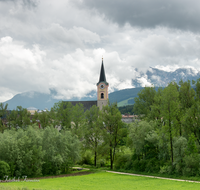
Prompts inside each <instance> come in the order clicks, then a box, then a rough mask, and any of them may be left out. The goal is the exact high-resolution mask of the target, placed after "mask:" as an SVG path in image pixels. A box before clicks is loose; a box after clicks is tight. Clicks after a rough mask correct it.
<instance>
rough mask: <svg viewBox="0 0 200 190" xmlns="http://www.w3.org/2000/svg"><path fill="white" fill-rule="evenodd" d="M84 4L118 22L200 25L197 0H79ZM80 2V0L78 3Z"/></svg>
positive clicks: (182, 26)
mask: <svg viewBox="0 0 200 190" xmlns="http://www.w3.org/2000/svg"><path fill="white" fill-rule="evenodd" d="M78 2H79V3H80V4H82V5H85V6H86V7H88V8H94V9H96V10H97V11H98V12H99V13H100V14H104V15H105V16H106V18H108V19H109V20H112V21H114V22H117V23H118V24H119V25H124V24H125V23H130V24H131V25H132V26H139V27H142V28H145V27H148V28H154V27H156V26H166V27H171V28H178V29H184V30H191V31H198V30H199V29H200V19H199V18H200V2H199V1H198V0H165V1H162V0H110V1H107V0H95V1H94V0H83V1H78ZM81 2H82V3H81Z"/></svg>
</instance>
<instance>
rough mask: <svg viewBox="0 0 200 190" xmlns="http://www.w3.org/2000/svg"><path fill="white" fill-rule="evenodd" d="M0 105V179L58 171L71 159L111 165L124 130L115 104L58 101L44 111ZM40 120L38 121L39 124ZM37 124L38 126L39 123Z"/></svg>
mask: <svg viewBox="0 0 200 190" xmlns="http://www.w3.org/2000/svg"><path fill="white" fill-rule="evenodd" d="M6 109H7V105H3V104H1V105H0V117H1V120H0V125H1V132H2V133H0V178H2V177H3V176H4V175H5V174H8V173H9V175H11V176H23V175H28V176H39V175H52V174H61V173H66V172H68V171H69V168H70V167H71V166H73V165H74V164H75V163H78V164H92V165H94V166H105V165H106V164H107V163H108V162H109V165H110V167H111V168H113V165H114V161H115V157H116V152H117V150H118V149H117V148H118V146H119V145H120V144H122V141H123V140H122V139H123V138H124V137H125V136H126V135H127V127H126V125H125V124H124V123H122V121H121V113H120V112H119V110H118V109H117V105H116V104H109V105H107V106H105V107H104V108H103V110H101V111H100V110H99V108H98V107H97V106H93V107H92V108H91V109H90V110H87V111H86V112H84V109H83V105H82V104H77V105H76V106H72V104H71V103H70V102H59V103H56V104H55V105H54V107H53V108H52V109H51V110H50V111H44V112H41V113H37V112H35V114H34V115H33V116H31V115H30V113H29V112H27V110H26V109H24V108H21V107H17V109H16V110H13V111H11V112H7V110H6ZM39 123H40V125H39ZM39 126H40V128H39Z"/></svg>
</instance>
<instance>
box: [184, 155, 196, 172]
mask: <svg viewBox="0 0 200 190" xmlns="http://www.w3.org/2000/svg"><path fill="white" fill-rule="evenodd" d="M184 162H185V167H184V169H183V174H184V175H186V176H198V175H199V174H200V171H199V167H200V165H199V162H200V155H199V154H190V155H186V156H185V157H184Z"/></svg>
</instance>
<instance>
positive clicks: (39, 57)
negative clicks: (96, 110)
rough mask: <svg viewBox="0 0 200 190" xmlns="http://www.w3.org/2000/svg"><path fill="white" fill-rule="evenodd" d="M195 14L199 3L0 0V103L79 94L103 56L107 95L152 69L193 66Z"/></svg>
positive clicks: (198, 32)
mask: <svg viewBox="0 0 200 190" xmlns="http://www.w3.org/2000/svg"><path fill="white" fill-rule="evenodd" d="M199 18H200V1H199V0H167V1H161V0H109V1H107V0H0V102H4V101H6V100H8V99H10V98H12V97H13V96H14V95H16V94H18V93H22V92H27V91H37V92H42V93H50V89H53V90H56V91H57V96H56V98H62V99H69V98H71V97H73V96H76V97H84V96H85V95H86V94H87V93H89V92H90V91H92V90H96V88H97V87H96V83H97V82H98V80H99V74H100V68H101V62H102V57H103V60H104V67H105V72H106V78H107V82H108V83H109V85H110V86H109V92H112V91H113V90H114V89H119V90H120V89H125V88H132V87H134V86H132V79H134V78H135V77H137V76H139V75H140V73H141V72H143V73H145V72H146V71H147V70H148V69H149V68H151V67H155V68H159V69H162V70H165V71H173V70H175V69H177V68H183V67H192V68H194V69H196V70H197V71H199V70H200V60H199V58H200V19H199ZM143 85H145V82H144V84H143Z"/></svg>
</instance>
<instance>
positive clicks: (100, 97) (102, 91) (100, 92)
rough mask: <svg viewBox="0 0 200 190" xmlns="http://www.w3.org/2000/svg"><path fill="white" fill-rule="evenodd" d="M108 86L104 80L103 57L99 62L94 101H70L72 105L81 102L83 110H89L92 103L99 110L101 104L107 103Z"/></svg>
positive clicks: (101, 106)
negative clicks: (99, 69) (99, 68)
mask: <svg viewBox="0 0 200 190" xmlns="http://www.w3.org/2000/svg"><path fill="white" fill-rule="evenodd" d="M108 87H109V84H108V82H107V81H106V75H105V70H104V65H103V58H102V64H101V71H100V76H99V82H98V83H97V100H94V101H70V102H71V103H72V105H73V106H75V105H76V104H79V103H81V104H83V106H84V110H89V109H90V108H91V107H92V106H93V105H96V106H98V107H99V109H100V110H101V109H102V108H103V106H105V105H107V103H108Z"/></svg>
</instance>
